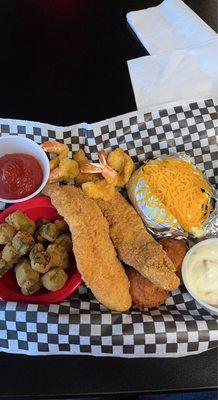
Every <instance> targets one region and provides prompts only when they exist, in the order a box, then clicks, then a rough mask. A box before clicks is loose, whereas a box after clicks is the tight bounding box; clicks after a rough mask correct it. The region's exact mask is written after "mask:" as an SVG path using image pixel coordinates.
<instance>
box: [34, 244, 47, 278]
mask: <svg viewBox="0 0 218 400" xmlns="http://www.w3.org/2000/svg"><path fill="white" fill-rule="evenodd" d="M29 257H30V261H31V267H32V269H34V270H35V271H38V272H41V273H45V272H47V271H48V270H49V269H50V268H51V266H50V264H49V261H50V258H51V257H50V255H49V253H47V251H45V249H44V247H43V245H42V244H41V243H36V244H35V245H34V246H33V248H32V250H31V252H30V255H29Z"/></svg>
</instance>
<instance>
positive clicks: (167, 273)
mask: <svg viewBox="0 0 218 400" xmlns="http://www.w3.org/2000/svg"><path fill="white" fill-rule="evenodd" d="M96 202H97V204H98V205H99V207H100V208H101V210H102V212H103V214H104V216H105V217H106V219H107V220H108V222H109V227H110V236H111V239H112V241H113V243H114V246H115V248H116V250H117V253H118V256H119V258H120V259H121V260H123V261H124V262H125V263H126V264H127V265H129V266H131V267H133V268H135V269H136V270H137V271H138V272H139V273H140V274H142V275H143V276H144V277H145V278H147V279H149V281H151V282H152V283H153V284H154V285H156V286H158V287H160V288H162V289H164V290H167V291H168V290H170V291H172V290H175V289H176V288H177V287H178V286H179V283H180V280H179V278H178V277H177V276H176V274H175V267H174V265H173V263H172V261H171V260H170V259H169V258H168V257H167V255H166V253H165V252H164V251H163V249H162V247H161V245H160V244H159V243H157V242H156V241H155V240H154V239H153V238H152V236H151V235H149V233H148V232H147V230H146V228H145V226H144V224H143V222H142V220H141V218H140V216H139V215H138V214H137V212H136V211H135V209H134V208H133V206H131V205H130V204H129V203H128V202H127V201H126V200H125V199H124V197H123V196H122V195H121V194H120V193H118V192H116V194H115V196H114V197H113V199H112V200H110V201H104V200H96Z"/></svg>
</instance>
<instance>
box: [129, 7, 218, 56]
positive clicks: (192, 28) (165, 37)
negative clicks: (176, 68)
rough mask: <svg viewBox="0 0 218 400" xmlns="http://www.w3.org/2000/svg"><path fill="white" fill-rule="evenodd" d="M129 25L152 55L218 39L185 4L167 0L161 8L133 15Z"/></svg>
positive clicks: (141, 11)
mask: <svg viewBox="0 0 218 400" xmlns="http://www.w3.org/2000/svg"><path fill="white" fill-rule="evenodd" d="M145 4H146V3H145ZM127 21H128V23H129V25H130V26H131V28H132V29H133V31H134V32H135V34H136V35H137V36H138V38H139V40H140V41H141V42H142V44H143V46H144V47H145V48H146V50H148V52H149V53H150V54H157V53H159V52H163V51H167V50H175V49H182V48H184V47H190V46H195V45H198V44H203V43H206V42H207V41H209V40H212V39H214V38H216V36H217V34H216V32H214V31H213V29H212V28H210V27H209V26H208V25H207V24H206V23H205V22H204V21H203V20H202V19H201V18H200V17H199V16H198V15H197V14H195V13H194V11H192V10H191V8H189V7H188V6H187V5H186V4H185V3H183V1H181V0H164V1H163V2H162V3H161V4H160V5H159V6H157V7H151V8H148V9H146V10H139V11H132V12H130V13H128V14H127Z"/></svg>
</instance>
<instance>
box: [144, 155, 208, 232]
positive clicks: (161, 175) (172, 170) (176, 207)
mask: <svg viewBox="0 0 218 400" xmlns="http://www.w3.org/2000/svg"><path fill="white" fill-rule="evenodd" d="M141 176H143V179H144V180H145V182H146V183H147V185H148V190H147V192H146V199H145V201H147V202H149V205H152V199H153V203H154V204H153V205H154V206H156V204H157V200H156V199H157V198H158V199H159V201H160V203H162V204H163V205H164V207H165V209H166V218H168V219H171V217H172V215H173V216H174V217H175V218H176V219H177V221H178V222H179V224H180V225H181V226H182V227H183V229H184V230H185V231H186V232H191V231H192V229H193V228H198V227H201V225H202V223H203V222H204V221H205V220H206V219H207V218H208V217H209V215H210V213H211V210H212V206H211V205H210V194H211V192H212V188H211V186H210V185H209V184H208V183H207V182H206V181H205V179H204V175H203V174H202V172H201V171H199V170H197V169H196V168H195V167H194V165H192V164H191V163H190V162H189V161H186V160H183V159H178V158H172V157H164V158H163V159H161V160H155V161H150V162H148V163H147V164H145V166H144V167H143V168H142V174H141Z"/></svg>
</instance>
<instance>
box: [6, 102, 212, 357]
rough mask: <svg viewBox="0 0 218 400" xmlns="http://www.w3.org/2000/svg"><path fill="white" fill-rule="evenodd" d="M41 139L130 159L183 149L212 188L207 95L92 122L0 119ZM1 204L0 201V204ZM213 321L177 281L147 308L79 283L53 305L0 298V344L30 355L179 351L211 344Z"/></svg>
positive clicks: (166, 354)
mask: <svg viewBox="0 0 218 400" xmlns="http://www.w3.org/2000/svg"><path fill="white" fill-rule="evenodd" d="M9 134H10V135H13V134H15V135H17V134H18V135H20V136H25V137H28V138H30V139H33V140H35V141H36V142H37V143H42V142H43V141H45V140H48V139H57V140H59V141H61V142H63V143H65V144H67V145H68V146H69V149H70V152H74V151H77V150H78V149H79V148H83V149H84V150H85V152H86V153H87V155H88V157H89V158H91V159H92V160H93V161H96V160H97V159H98V151H99V150H102V149H105V150H112V149H114V148H116V147H117V146H119V147H121V148H122V149H123V150H125V151H126V152H128V153H129V155H130V156H131V157H132V158H133V159H134V161H135V162H136V163H140V162H142V161H144V160H145V159H147V158H152V157H154V156H159V155H160V154H175V153H183V152H185V153H186V154H188V155H189V156H190V157H191V160H192V161H193V162H194V163H195V164H196V165H197V166H198V167H199V168H200V169H201V170H203V171H205V173H206V175H207V177H208V179H209V181H210V182H211V184H213V185H214V186H215V187H217V185H218V146H217V139H218V119H217V107H216V105H215V104H214V101H213V100H205V101H199V102H195V103H192V104H183V105H179V106H176V107H171V108H168V109H163V110H160V111H153V112H149V113H148V112H143V110H140V111H136V112H133V113H130V114H125V115H123V116H119V117H116V118H111V119H108V120H105V121H102V122H99V123H94V124H86V123H83V124H79V125H74V126H70V127H66V128H64V127H57V126H52V125H48V124H43V123H38V122H29V121H18V120H8V119H0V135H1V136H5V135H9ZM5 206H6V205H5V204H3V203H1V204H0V207H1V209H3V208H4V207H5ZM217 337H218V329H217V319H216V317H215V316H212V315H210V314H209V313H208V312H207V311H205V310H204V309H203V308H201V307H200V305H199V304H198V303H196V302H195V301H194V300H193V298H192V297H191V296H190V295H189V293H187V291H186V289H185V288H184V287H183V286H181V287H180V288H179V289H177V290H176V291H175V292H173V294H172V296H171V297H170V298H169V299H168V300H167V302H166V304H164V305H162V306H160V307H159V308H154V309H152V310H148V309H144V311H136V310H130V311H129V312H126V313H122V314H121V313H117V312H111V311H109V310H107V309H106V308H105V307H104V306H103V305H101V304H99V302H98V301H97V300H96V299H95V298H94V297H93V295H92V294H91V292H90V291H89V290H87V289H86V287H85V286H84V285H83V286H81V287H80V288H79V290H78V291H77V292H76V293H75V294H73V295H72V296H71V297H70V298H69V299H67V300H65V301H63V302H61V303H60V304H50V305H36V304H21V303H15V302H5V301H0V349H1V350H2V351H5V352H10V353H25V354H30V355H43V354H69V353H71V354H84V355H85V354H86V355H90V354H91V355H94V356H118V357H180V356H187V355H192V354H197V353H201V352H203V351H206V350H208V349H210V348H213V347H215V346H217Z"/></svg>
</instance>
